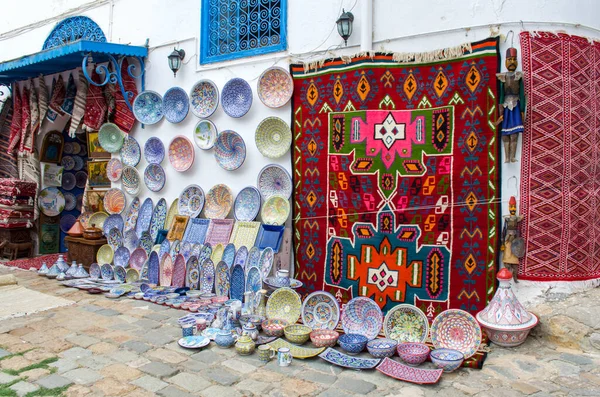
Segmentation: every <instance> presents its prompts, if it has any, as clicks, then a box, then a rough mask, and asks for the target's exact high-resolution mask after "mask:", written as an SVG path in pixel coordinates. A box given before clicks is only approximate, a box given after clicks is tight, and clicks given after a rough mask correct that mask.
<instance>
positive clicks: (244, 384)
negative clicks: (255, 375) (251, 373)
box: [235, 379, 272, 396]
mask: <svg viewBox="0 0 600 397" xmlns="http://www.w3.org/2000/svg"><path fill="white" fill-rule="evenodd" d="M269 387H272V386H271V385H270V384H268V383H266V382H260V381H257V380H254V379H244V380H242V381H241V382H239V383H238V384H237V385H235V388H236V389H238V390H241V391H242V394H243V395H246V394H248V393H247V392H250V393H251V394H253V395H257V396H261V395H263V394H264V392H265V390H267V389H268V388H269Z"/></svg>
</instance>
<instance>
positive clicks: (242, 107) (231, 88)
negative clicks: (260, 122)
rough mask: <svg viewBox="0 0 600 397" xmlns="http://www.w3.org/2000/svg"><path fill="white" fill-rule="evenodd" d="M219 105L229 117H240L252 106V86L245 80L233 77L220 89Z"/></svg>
mask: <svg viewBox="0 0 600 397" xmlns="http://www.w3.org/2000/svg"><path fill="white" fill-rule="evenodd" d="M221 106H223V110H224V111H225V113H226V114H227V115H228V116H230V117H235V118H238V117H242V116H243V115H245V114H246V113H248V111H249V110H250V107H251V106H252V88H250V84H248V83H247V82H246V80H244V79H241V78H239V77H235V78H233V79H231V80H229V81H228V82H227V83H225V86H224V87H223V90H222V91H221Z"/></svg>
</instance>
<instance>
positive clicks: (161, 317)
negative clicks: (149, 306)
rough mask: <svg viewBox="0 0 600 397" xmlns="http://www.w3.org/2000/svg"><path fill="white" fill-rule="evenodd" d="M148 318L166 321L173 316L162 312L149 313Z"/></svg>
mask: <svg viewBox="0 0 600 397" xmlns="http://www.w3.org/2000/svg"><path fill="white" fill-rule="evenodd" d="M145 317H146V318H148V319H150V320H154V321H161V322H162V321H165V320H168V319H170V318H171V317H169V316H165V315H164V314H162V313H149V314H147V315H146V316H145Z"/></svg>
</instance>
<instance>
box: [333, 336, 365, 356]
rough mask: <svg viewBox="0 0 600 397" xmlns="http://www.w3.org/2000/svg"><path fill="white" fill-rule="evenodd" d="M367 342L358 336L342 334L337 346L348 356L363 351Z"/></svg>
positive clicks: (363, 337)
mask: <svg viewBox="0 0 600 397" xmlns="http://www.w3.org/2000/svg"><path fill="white" fill-rule="evenodd" d="M368 341H369V340H368V339H367V337H366V336H364V335H360V334H344V335H341V336H340V337H339V338H338V345H340V347H341V348H342V349H344V350H345V351H346V353H348V354H358V353H360V352H361V351H363V350H365V346H366V345H367V342H368Z"/></svg>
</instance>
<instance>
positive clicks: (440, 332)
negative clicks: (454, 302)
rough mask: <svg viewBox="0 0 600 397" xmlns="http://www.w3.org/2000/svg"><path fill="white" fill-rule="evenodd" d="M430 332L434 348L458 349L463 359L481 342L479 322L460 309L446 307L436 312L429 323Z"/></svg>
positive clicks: (475, 349)
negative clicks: (446, 308) (438, 312)
mask: <svg viewBox="0 0 600 397" xmlns="http://www.w3.org/2000/svg"><path fill="white" fill-rule="evenodd" d="M430 334H431V342H432V343H433V346H435V348H436V349H440V348H446V349H453V350H458V351H459V352H461V353H462V354H463V355H464V359H465V360H466V359H467V358H469V357H471V356H473V355H474V354H475V353H476V352H477V349H479V344H480V343H481V328H480V327H479V323H477V320H476V319H475V317H473V316H472V315H470V314H469V313H467V312H466V311H464V310H460V309H448V310H445V311H443V312H442V313H440V314H438V315H437V317H436V318H435V319H434V320H433V323H432V324H431V332H430Z"/></svg>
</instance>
